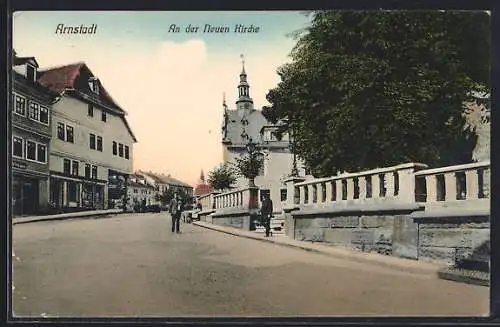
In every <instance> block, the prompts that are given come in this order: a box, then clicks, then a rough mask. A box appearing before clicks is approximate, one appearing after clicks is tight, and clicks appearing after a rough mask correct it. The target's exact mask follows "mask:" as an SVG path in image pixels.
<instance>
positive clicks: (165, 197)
mask: <svg viewBox="0 0 500 327" xmlns="http://www.w3.org/2000/svg"><path fill="white" fill-rule="evenodd" d="M175 193H177V195H178V196H179V197H180V198H181V201H182V202H183V203H187V202H188V201H189V200H190V197H189V196H188V194H187V193H186V192H185V191H184V190H183V189H177V188H175V187H169V188H167V189H166V190H165V191H163V193H162V194H160V197H159V198H160V201H161V203H162V204H163V205H167V204H169V203H170V201H171V200H172V199H173V197H174V194H175Z"/></svg>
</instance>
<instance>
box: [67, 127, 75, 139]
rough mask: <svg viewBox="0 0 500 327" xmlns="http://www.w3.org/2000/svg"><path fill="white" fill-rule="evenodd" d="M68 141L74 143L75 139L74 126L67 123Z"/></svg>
mask: <svg viewBox="0 0 500 327" xmlns="http://www.w3.org/2000/svg"><path fill="white" fill-rule="evenodd" d="M66 141H67V142H70V143H74V142H75V139H74V136H73V127H72V126H68V125H66Z"/></svg>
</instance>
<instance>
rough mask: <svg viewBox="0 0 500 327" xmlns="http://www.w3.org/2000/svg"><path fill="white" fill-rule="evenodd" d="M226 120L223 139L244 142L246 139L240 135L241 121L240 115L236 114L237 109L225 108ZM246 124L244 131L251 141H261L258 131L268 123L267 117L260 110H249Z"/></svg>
mask: <svg viewBox="0 0 500 327" xmlns="http://www.w3.org/2000/svg"><path fill="white" fill-rule="evenodd" d="M226 112H227V120H226V125H225V128H226V129H227V132H226V138H225V139H224V141H226V142H230V143H231V144H242V145H243V144H246V143H247V142H248V139H247V138H246V137H244V136H243V135H242V133H243V123H242V117H240V115H239V114H238V110H227V111H226ZM247 120H248V125H246V126H244V127H245V132H246V134H247V135H248V138H252V141H253V142H260V141H261V134H260V131H261V129H262V127H263V126H266V125H269V122H268V121H267V119H266V118H265V117H264V115H262V112H261V111H260V110H251V111H249V113H248V115H247Z"/></svg>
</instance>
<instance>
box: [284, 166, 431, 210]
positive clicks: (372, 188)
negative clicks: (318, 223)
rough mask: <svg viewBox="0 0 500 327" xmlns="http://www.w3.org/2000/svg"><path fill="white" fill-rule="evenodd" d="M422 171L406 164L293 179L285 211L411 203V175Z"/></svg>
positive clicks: (412, 188)
mask: <svg viewBox="0 0 500 327" xmlns="http://www.w3.org/2000/svg"><path fill="white" fill-rule="evenodd" d="M424 168H427V165H424V164H419V163H408V164H402V165H398V166H393V167H387V168H380V169H373V170H367V171H363V172H358V173H343V174H339V175H337V176H333V177H327V178H315V179H311V180H305V181H301V182H298V183H297V182H296V179H290V180H287V183H289V185H288V187H287V189H288V190H289V191H288V192H287V195H288V196H287V207H293V206H313V205H316V206H321V205H330V204H334V203H342V202H349V203H366V202H367V201H368V202H369V201H370V200H372V199H373V200H375V199H392V200H399V201H403V202H414V198H415V177H414V173H415V172H416V171H417V170H420V169H424ZM292 185H293V187H292Z"/></svg>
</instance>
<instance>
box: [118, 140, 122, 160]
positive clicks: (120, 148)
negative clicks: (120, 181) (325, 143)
mask: <svg viewBox="0 0 500 327" xmlns="http://www.w3.org/2000/svg"><path fill="white" fill-rule="evenodd" d="M118 155H119V156H120V157H122V158H123V144H121V143H120V144H119V145H118Z"/></svg>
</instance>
